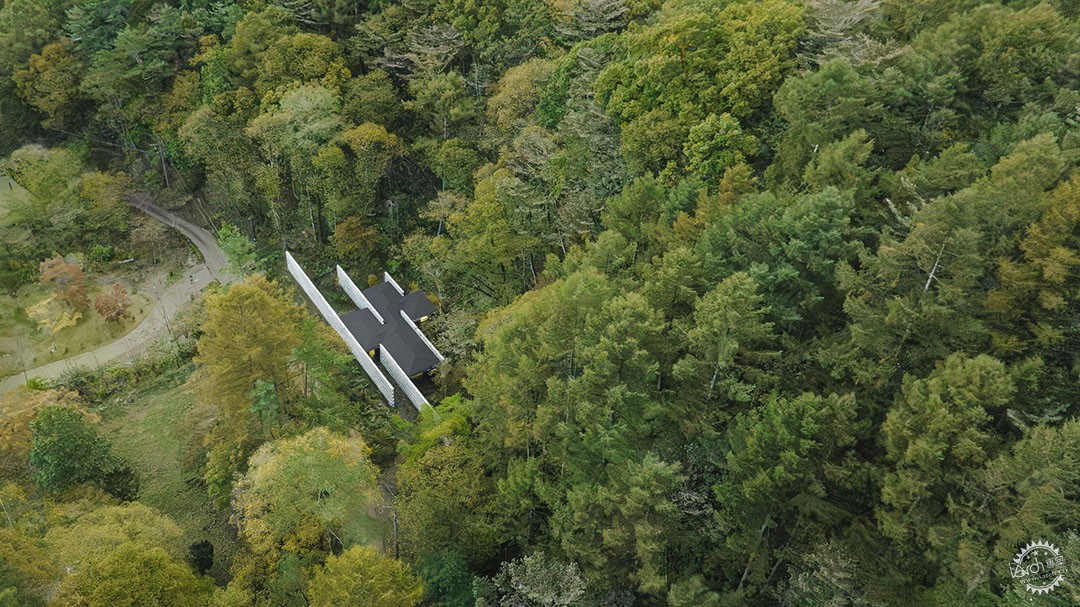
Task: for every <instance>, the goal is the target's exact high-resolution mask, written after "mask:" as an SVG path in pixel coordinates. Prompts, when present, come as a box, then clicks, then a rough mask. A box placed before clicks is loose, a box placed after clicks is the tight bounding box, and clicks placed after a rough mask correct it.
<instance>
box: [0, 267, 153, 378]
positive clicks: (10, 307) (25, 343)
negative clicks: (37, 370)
mask: <svg viewBox="0 0 1080 607" xmlns="http://www.w3.org/2000/svg"><path fill="white" fill-rule="evenodd" d="M87 287H88V291H89V296H90V301H93V300H94V298H95V297H97V296H98V295H100V294H102V293H104V292H105V291H106V290H108V288H110V287H109V286H107V285H101V284H96V283H89V284H88V285H87ZM128 290H129V294H128V297H129V298H130V299H131V307H130V308H128V317H126V318H122V319H120V321H119V322H115V323H113V322H106V320H105V318H104V317H102V316H101V315H100V314H98V313H97V312H96V311H95V310H94V309H93V307H91V308H90V309H89V310H86V311H85V312H83V317H82V319H81V320H80V321H79V322H78V324H76V325H75V326H74V327H69V328H67V329H63V330H62V331H60V332H59V333H57V334H56V336H55V342H56V349H55V350H53V349H52V347H53V337H52V336H50V335H49V333H48V332H47V331H45V330H40V329H38V328H37V326H36V325H35V323H34V321H33V320H31V319H30V318H29V317H27V314H26V310H27V308H29V307H30V306H33V305H34V304H36V303H38V302H39V301H41V300H43V299H45V298H46V297H47V296H48V294H47V293H46V292H45V289H44V288H42V287H41V286H40V285H37V284H33V285H26V286H24V287H23V288H21V289H19V292H18V294H17V295H16V296H15V297H11V296H9V295H0V377H2V376H7V375H14V374H16V373H19V372H21V371H22V370H23V369H24V368H34V367H37V366H40V365H44V364H48V363H51V362H53V361H55V360H60V359H62V358H67V357H69V356H74V355H76V354H82V353H83V352H87V351H89V350H93V349H95V348H97V347H99V346H101V345H103V344H107V343H109V342H111V341H114V340H116V339H119V338H120V337H123V336H124V335H127V334H128V333H129V332H130V331H131V330H132V329H134V328H135V327H137V326H138V325H139V323H140V322H142V320H143V319H144V318H146V315H147V314H149V313H150V310H151V309H152V306H153V304H154V301H153V300H151V299H150V298H148V297H147V296H146V295H143V294H141V293H131V292H130V287H129V289H128Z"/></svg>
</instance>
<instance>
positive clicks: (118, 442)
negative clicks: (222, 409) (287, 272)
mask: <svg viewBox="0 0 1080 607" xmlns="http://www.w3.org/2000/svg"><path fill="white" fill-rule="evenodd" d="M191 371H192V367H191V366H190V365H189V366H187V367H185V368H183V369H179V370H177V371H175V372H170V373H166V374H164V375H162V376H161V377H157V378H153V379H150V380H147V381H144V382H141V383H140V385H139V387H138V388H137V390H136V391H135V392H134V393H130V394H127V395H124V396H122V397H119V398H118V399H116V403H115V404H111V405H109V406H107V407H106V410H105V411H103V412H102V415H103V417H104V418H105V421H104V422H103V424H102V430H103V432H104V433H105V435H106V436H107V437H108V438H109V440H110V441H112V444H113V449H114V451H115V452H116V454H117V455H120V456H121V457H124V458H125V459H127V460H128V461H129V462H130V463H131V465H132V467H133V468H134V469H135V470H136V471H137V472H138V474H139V479H140V482H141V487H140V491H139V501H140V502H142V503H144V504H146V505H147V506H150V507H152V508H156V509H157V510H160V511H161V512H163V513H165V514H167V515H169V516H170V517H171V518H172V519H173V520H174V521H176V524H178V525H180V528H181V529H183V530H184V538H183V539H184V542H185V544H186V545H191V544H193V543H195V542H199V541H202V540H209V541H211V542H212V543H213V544H214V566H213V568H212V569H211V570H210V575H211V576H212V577H214V579H216V580H218V581H219V582H221V581H222V580H226V579H228V569H229V565H230V564H231V562H232V555H233V552H234V550H235V532H234V530H233V529H232V527H231V526H230V525H229V523H228V513H227V512H222V511H219V510H217V509H215V508H214V506H213V504H212V503H211V501H210V498H209V496H208V495H207V493H206V489H205V487H204V486H203V485H202V483H201V479H200V478H199V477H198V476H197V475H196V474H194V473H192V472H190V471H189V470H187V469H186V468H185V466H184V457H185V452H186V451H187V442H188V440H189V438H188V436H186V433H185V429H186V428H187V427H188V424H187V423H186V421H185V419H186V417H187V416H188V412H189V411H190V410H191V409H192V407H194V406H195V395H194V394H193V393H192V392H191V390H189V389H188V388H187V387H186V386H185V382H186V381H187V378H188V376H189V375H190V374H191Z"/></svg>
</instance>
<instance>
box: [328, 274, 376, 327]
mask: <svg viewBox="0 0 1080 607" xmlns="http://www.w3.org/2000/svg"><path fill="white" fill-rule="evenodd" d="M336 267H337V278H338V285H339V286H340V287H341V288H342V290H343V291H345V294H346V295H348V296H349V299H351V300H352V301H353V303H354V304H356V307H357V308H360V309H361V310H363V309H364V308H367V309H368V310H371V313H372V314H374V315H375V318H377V319H379V322H380V323H382V324H386V319H384V318H383V317H382V314H379V311H378V310H376V309H375V306H373V305H371V302H370V301H368V298H367V297H364V294H363V293H362V292H361V291H360V289H358V288H356V283H354V282H353V281H352V278H349V275H348V274H346V273H345V270H342V269H341V266H336Z"/></svg>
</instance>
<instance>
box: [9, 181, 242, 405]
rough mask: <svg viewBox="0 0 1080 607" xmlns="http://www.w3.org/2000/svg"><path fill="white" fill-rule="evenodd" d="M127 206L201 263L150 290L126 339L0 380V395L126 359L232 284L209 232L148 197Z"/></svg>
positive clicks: (137, 197) (131, 200)
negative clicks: (201, 299) (185, 244)
mask: <svg viewBox="0 0 1080 607" xmlns="http://www.w3.org/2000/svg"><path fill="white" fill-rule="evenodd" d="M127 203H128V204H129V205H131V206H132V207H134V208H136V209H139V210H140V211H143V212H144V213H146V214H147V215H149V216H151V217H153V218H154V219H157V220H158V221H160V222H161V223H163V224H165V225H167V226H169V227H170V228H173V229H175V230H176V231H178V232H180V233H181V234H183V235H184V236H185V237H186V238H187V239H188V240H190V241H191V242H192V243H193V244H194V245H195V247H196V248H197V249H199V253H201V254H202V258H203V263H201V264H198V265H194V266H190V267H188V268H187V269H186V270H185V271H184V274H183V276H182V277H181V278H179V279H177V280H176V281H175V282H173V283H172V284H170V285H167V286H163V288H159V289H150V292H155V294H156V295H157V302H155V303H154V307H153V310H151V311H150V313H149V314H147V315H146V318H144V319H143V321H142V322H141V323H139V324H138V326H136V327H135V328H134V329H132V330H131V331H130V332H129V333H128V334H127V335H125V336H123V337H121V338H119V339H117V340H115V341H112V342H109V343H107V344H105V345H103V346H101V347H99V348H97V349H94V350H90V351H89V352H83V353H82V354H77V355H75V356H72V357H69V358H65V359H62V360H58V361H55V362H51V363H49V364H47V365H42V366H40V367H35V368H33V369H27V370H26V372H25V374H24V373H20V374H18V375H12V376H10V377H7V378H5V379H3V380H0V394H2V393H4V392H7V391H8V390H11V389H14V388H16V387H18V386H21V385H23V384H24V383H25V381H26V378H27V377H40V378H43V379H56V378H58V377H60V376H61V375H63V374H64V373H66V372H68V371H69V370H72V369H77V368H83V367H99V366H101V365H105V364H109V363H113V362H116V361H119V360H123V359H130V358H132V357H134V356H135V355H136V354H138V353H140V352H142V351H143V350H145V349H146V347H147V346H149V345H150V344H152V343H153V342H154V341H155V340H157V339H158V338H160V337H161V336H162V335H166V334H167V333H168V323H167V319H170V318H172V317H174V316H176V314H177V312H179V311H180V310H182V309H183V308H184V307H185V306H187V305H188V304H189V303H190V302H191V300H192V299H194V297H195V295H197V294H198V293H199V292H200V291H202V290H203V288H205V287H206V286H207V285H209V284H210V283H211V282H213V281H215V280H219V281H221V282H222V283H227V282H230V281H231V280H233V278H234V277H233V276H232V275H231V274H229V272H228V270H227V269H226V265H227V262H226V258H225V253H224V252H223V251H222V250H221V248H220V247H218V245H217V241H216V240H215V239H214V236H213V235H212V234H211V233H210V232H207V231H206V230H204V229H202V228H200V227H199V226H197V225H195V224H193V223H191V222H189V221H186V220H184V219H182V218H180V217H177V216H176V215H174V214H173V213H170V212H169V211H166V210H165V209H162V208H160V207H157V206H154V205H153V204H152V203H151V202H150V197H149V195H146V194H137V195H134V196H132V197H130V198H129V199H128V200H127ZM144 292H146V290H144Z"/></svg>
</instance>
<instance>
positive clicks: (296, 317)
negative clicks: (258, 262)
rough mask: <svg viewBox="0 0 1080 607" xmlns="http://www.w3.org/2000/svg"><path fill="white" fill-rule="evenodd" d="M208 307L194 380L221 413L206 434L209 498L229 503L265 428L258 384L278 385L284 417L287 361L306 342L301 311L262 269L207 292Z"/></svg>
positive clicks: (276, 392)
mask: <svg viewBox="0 0 1080 607" xmlns="http://www.w3.org/2000/svg"><path fill="white" fill-rule="evenodd" d="M205 307H206V315H207V318H206V322H204V323H203V325H202V330H203V335H202V337H201V338H200V339H199V345H198V356H196V358H195V362H196V364H197V365H198V371H197V375H196V379H195V384H196V386H197V388H198V390H199V393H200V395H201V398H202V399H203V400H204V401H205V402H207V403H212V404H213V405H214V406H215V407H216V408H217V409H218V410H219V411H220V414H221V415H220V418H219V423H218V424H217V426H215V428H214V429H213V430H212V431H211V433H210V434H209V435H208V436H207V438H206V441H207V444H208V445H209V446H210V447H211V449H210V453H209V454H208V457H207V465H206V471H205V474H206V479H207V481H208V484H209V485H210V487H209V488H210V492H211V495H213V496H214V497H215V498H216V499H217V500H219V502H221V503H225V502H226V500H227V499H228V497H229V495H230V493H231V487H232V482H233V476H234V474H235V473H236V472H238V471H240V470H243V468H244V466H245V465H246V463H247V459H248V457H249V456H250V455H251V453H252V452H253V450H254V448H255V447H256V446H258V442H259V440H260V435H261V434H263V433H265V431H266V429H265V428H263V429H262V430H261V431H260V428H259V426H258V424H259V420H260V418H259V417H258V416H256V414H255V413H253V412H252V411H251V405H252V403H251V400H250V396H251V393H252V389H253V388H254V387H255V385H256V382H257V381H259V380H261V381H263V382H265V383H267V384H269V385H270V386H271V387H272V389H273V393H274V399H273V400H274V402H276V403H278V404H279V405H280V406H281V407H282V411H281V412H280V413H281V414H282V415H283V414H284V411H285V407H287V406H288V405H289V403H290V400H291V386H290V384H289V380H288V377H289V375H288V369H287V365H288V361H289V358H290V356H291V355H292V352H293V349H294V348H295V347H296V346H298V345H299V344H300V337H299V334H298V330H297V327H298V326H299V323H300V319H301V311H300V308H299V307H298V306H297V305H296V304H294V303H292V302H291V301H289V300H288V299H286V298H285V295H284V294H283V293H282V292H281V289H280V288H279V287H278V285H277V284H276V283H273V282H271V281H269V280H267V278H266V276H264V275H263V274H251V275H249V276H248V277H247V278H246V279H244V281H243V282H239V283H234V284H233V285H231V286H230V287H229V288H228V290H226V291H222V292H218V293H213V294H210V295H208V296H207V297H206V304H205Z"/></svg>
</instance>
